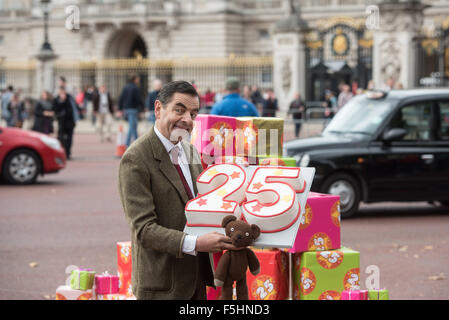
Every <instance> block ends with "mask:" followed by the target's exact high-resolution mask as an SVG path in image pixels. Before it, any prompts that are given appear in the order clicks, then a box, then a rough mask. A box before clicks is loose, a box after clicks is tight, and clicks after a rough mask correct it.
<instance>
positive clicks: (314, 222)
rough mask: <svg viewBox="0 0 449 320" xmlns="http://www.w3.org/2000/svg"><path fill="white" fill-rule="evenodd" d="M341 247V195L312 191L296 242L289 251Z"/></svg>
mask: <svg viewBox="0 0 449 320" xmlns="http://www.w3.org/2000/svg"><path fill="white" fill-rule="evenodd" d="M340 247H341V243H340V197H339V196H336V195H330V194H322V193H316V192H310V193H309V196H308V198H307V203H306V210H305V212H304V214H303V215H302V217H301V221H300V225H299V230H298V233H297V235H296V239H295V242H294V244H293V247H292V248H291V249H290V250H289V251H290V252H293V253H296V252H305V251H323V250H331V249H338V248H340Z"/></svg>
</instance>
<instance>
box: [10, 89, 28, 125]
mask: <svg viewBox="0 0 449 320" xmlns="http://www.w3.org/2000/svg"><path fill="white" fill-rule="evenodd" d="M6 109H7V111H8V114H9V117H8V119H7V125H8V127H16V128H22V126H23V121H24V113H25V105H24V103H23V101H21V100H20V98H19V93H18V92H15V93H14V94H13V95H12V97H11V100H9V102H8V105H7V107H6Z"/></svg>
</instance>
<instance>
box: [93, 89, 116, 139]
mask: <svg viewBox="0 0 449 320" xmlns="http://www.w3.org/2000/svg"><path fill="white" fill-rule="evenodd" d="M93 103H94V113H95V117H96V118H97V120H98V133H99V134H100V141H101V142H104V139H105V137H104V129H105V127H106V141H108V142H111V141H112V140H111V125H112V117H113V115H114V105H113V101H112V98H111V95H110V94H109V92H108V91H107V89H106V86H105V85H102V86H100V90H99V91H98V95H96V96H94V100H93Z"/></svg>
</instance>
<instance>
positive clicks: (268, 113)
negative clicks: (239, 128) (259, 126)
mask: <svg viewBox="0 0 449 320" xmlns="http://www.w3.org/2000/svg"><path fill="white" fill-rule="evenodd" d="M278 110H279V108H278V99H277V98H276V96H275V95H274V91H273V89H268V91H267V99H265V101H264V103H263V109H262V117H275V116H276V111H278Z"/></svg>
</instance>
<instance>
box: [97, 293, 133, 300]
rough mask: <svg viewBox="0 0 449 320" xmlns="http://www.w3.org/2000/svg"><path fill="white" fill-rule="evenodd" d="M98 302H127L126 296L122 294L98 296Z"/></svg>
mask: <svg viewBox="0 0 449 320" xmlns="http://www.w3.org/2000/svg"><path fill="white" fill-rule="evenodd" d="M96 298H97V299H96V300H126V298H127V297H126V296H125V295H124V294H120V293H109V294H97V295H96Z"/></svg>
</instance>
